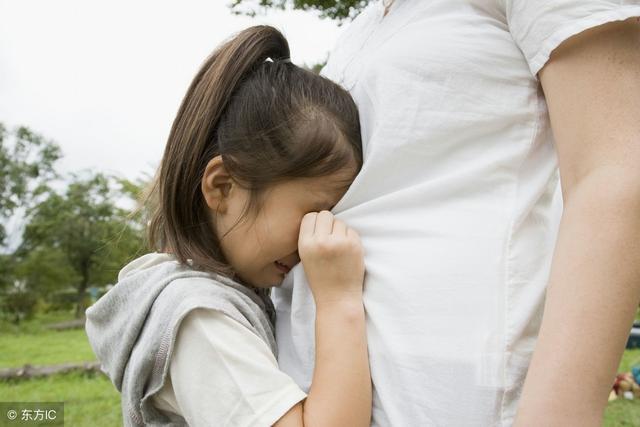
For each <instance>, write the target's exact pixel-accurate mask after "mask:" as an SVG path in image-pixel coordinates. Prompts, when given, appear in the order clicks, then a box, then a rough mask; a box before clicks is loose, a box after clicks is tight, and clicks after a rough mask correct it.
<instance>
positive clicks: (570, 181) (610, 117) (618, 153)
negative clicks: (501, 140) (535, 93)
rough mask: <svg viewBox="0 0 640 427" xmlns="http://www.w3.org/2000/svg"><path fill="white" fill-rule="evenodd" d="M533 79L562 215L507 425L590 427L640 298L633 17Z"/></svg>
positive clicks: (639, 33) (569, 46) (586, 38)
mask: <svg viewBox="0 0 640 427" xmlns="http://www.w3.org/2000/svg"><path fill="white" fill-rule="evenodd" d="M540 80H541V82H542V87H543V89H544V92H545V96H546V99H547V103H548V105H549V114H550V117H551V125H552V128H553V132H554V136H555V139H556V147H557V150H558V159H559V165H560V175H561V177H562V187H563V188H562V191H563V199H564V213H563V215H562V222H561V225H560V232H559V236H558V240H557V244H556V249H555V253H554V258H553V263H552V268H551V275H550V279H549V286H548V291H547V298H546V303H545V308H544V317H543V321H542V327H541V330H540V336H539V338H538V342H537V345H536V349H535V353H534V356H533V359H532V362H531V366H530V368H529V372H528V374H527V379H526V381H525V386H524V390H523V394H522V398H521V401H520V405H519V409H518V415H517V419H516V423H515V425H517V426H519V427H522V426H535V425H545V426H567V425H575V426H578V425H579V426H600V425H601V423H602V416H603V411H604V408H605V406H606V403H607V396H608V394H609V391H610V390H611V386H612V384H613V380H614V376H615V373H616V369H617V367H618V363H619V361H620V355H621V353H622V351H623V349H624V346H625V342H626V340H627V337H628V335H629V329H630V327H631V323H632V320H633V317H634V313H635V311H636V309H637V306H638V300H639V299H640V167H639V166H638V165H639V164H640V96H639V95H640V23H639V22H638V20H637V18H634V19H631V20H628V21H624V22H619V23H609V24H606V25H603V26H600V27H596V28H594V29H591V30H587V31H585V32H583V33H580V34H578V35H577V36H574V37H572V38H570V39H569V40H567V41H565V42H564V43H562V44H561V45H560V47H559V48H558V49H556V50H555V51H554V54H553V56H552V57H551V61H550V62H549V63H548V64H547V65H546V66H545V68H544V69H543V70H542V72H541V73H540ZM567 378H580V381H567ZM541 417H542V419H541Z"/></svg>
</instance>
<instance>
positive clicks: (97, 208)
mask: <svg viewBox="0 0 640 427" xmlns="http://www.w3.org/2000/svg"><path fill="white" fill-rule="evenodd" d="M123 182H125V183H128V184H130V185H133V184H132V183H129V182H128V181H126V180H118V179H117V178H114V177H110V176H106V175H103V174H100V173H97V174H92V175H91V174H90V175H89V176H87V177H82V176H79V175H73V177H72V180H71V183H70V184H69V185H68V187H67V189H66V190H65V191H64V192H62V193H58V192H54V191H51V192H50V193H49V194H48V197H47V198H46V199H45V200H44V201H42V202H41V203H39V204H38V205H36V206H34V207H33V208H31V209H30V210H29V212H28V217H29V222H28V224H27V226H26V227H25V230H24V233H23V241H22V244H21V246H20V247H19V248H18V250H17V251H16V254H17V256H18V257H19V258H20V260H21V261H20V264H19V265H21V266H22V270H21V269H20V268H19V267H17V268H16V272H17V273H19V272H21V271H22V274H21V275H20V277H21V278H22V279H24V280H26V281H27V285H26V286H27V287H28V288H29V289H30V290H31V289H32V290H33V291H34V292H35V291H37V290H38V289H40V290H52V289H53V288H56V285H55V284H56V283H57V288H58V289H59V288H61V287H73V288H75V289H76V291H77V296H76V317H80V315H82V314H83V313H84V309H85V307H86V293H87V288H88V287H89V286H90V285H97V286H101V285H106V284H109V283H114V282H115V280H116V278H117V273H118V271H119V270H120V269H121V268H122V266H123V265H124V264H126V262H127V261H128V260H130V259H133V258H135V257H136V256H137V255H138V254H139V252H140V251H141V250H142V249H143V240H142V233H141V227H140V224H139V223H136V221H135V219H134V218H132V217H131V216H130V215H129V211H128V210H127V209H124V208H121V207H119V206H117V201H118V199H119V198H122V197H128V195H127V194H128V192H130V191H132V190H131V187H130V186H129V187H127V188H124V185H123ZM43 259H44V260H46V259H53V260H57V261H56V263H57V264H58V266H59V268H58V269H57V270H56V269H49V270H47V269H46V268H44V266H40V267H39V265H40V264H39V263H38V260H43ZM45 264H47V263H45ZM65 264H66V266H65ZM48 265H51V264H48ZM36 269H37V270H36ZM65 269H67V270H66V272H65ZM47 271H48V272H47ZM56 275H57V276H56ZM61 279H64V280H69V281H70V283H64V282H62V283H60V282H59V280H61ZM47 283H48V284H47ZM50 285H53V286H50Z"/></svg>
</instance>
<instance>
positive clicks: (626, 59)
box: [274, 0, 640, 426]
mask: <svg viewBox="0 0 640 427" xmlns="http://www.w3.org/2000/svg"><path fill="white" fill-rule="evenodd" d="M638 16H640V2H638V1H623V2H619V1H596V0H589V1H577V0H562V1H556V2H553V5H552V4H551V2H547V1H543V0H502V1H501V0H496V1H480V0H475V1H474V0H455V1H452V0H434V1H429V2H425V1H419V0H396V1H395V2H394V3H393V4H392V5H391V6H390V7H389V8H385V7H384V5H383V4H382V3H379V2H377V3H373V4H371V5H370V6H369V7H368V8H367V9H366V10H365V11H364V12H363V13H362V14H361V15H360V16H359V17H358V18H357V19H356V20H355V21H354V22H353V23H352V24H351V27H350V28H349V29H348V30H347V31H346V32H345V34H344V35H343V37H342V39H341V41H339V43H338V47H337V48H336V49H335V51H334V52H333V53H332V55H331V56H330V60H329V63H328V64H327V67H326V69H325V70H324V71H323V73H324V74H325V75H326V76H328V77H330V78H332V79H334V80H335V81H337V82H339V83H341V84H343V85H344V86H345V87H346V88H347V89H349V90H350V91H351V94H352V95H353V96H354V99H355V100H356V103H357V104H358V107H359V109H360V115H361V118H360V120H361V126H362V135H363V146H364V152H365V155H364V166H363V169H362V171H361V173H360V175H359V176H358V177H357V178H356V181H355V182H354V184H353V185H352V187H351V188H350V189H349V191H348V192H347V193H346V194H345V196H344V197H343V199H342V200H341V201H340V202H339V203H338V205H336V207H335V208H334V212H335V213H336V217H338V218H343V219H344V220H346V221H347V222H349V224H350V225H351V226H352V227H353V228H354V229H356V230H357V231H358V233H359V234H360V235H361V239H362V242H363V246H364V250H365V255H366V258H365V262H366V269H367V276H366V279H365V294H364V302H365V307H366V310H367V316H368V323H367V328H368V342H369V356H370V364H371V374H372V380H373V384H374V402H373V424H374V425H402V426H405V425H407V426H408V425H511V424H513V423H514V422H515V423H516V424H519V425H534V424H535V425H540V416H541V414H544V417H545V420H544V425H581V426H585V425H599V424H600V420H601V417H602V411H603V409H604V406H605V404H606V396H607V394H608V389H609V388H610V386H611V382H612V376H613V374H614V373H615V370H616V367H617V362H618V360H619V356H620V353H621V352H622V348H623V347H624V342H625V339H626V334H627V333H628V326H629V325H630V323H631V319H632V318H633V313H634V311H635V308H636V306H637V301H638V299H639V298H640V272H639V271H638V270H637V265H638V258H639V252H640V250H639V249H638V246H637V242H638V241H639V239H638V233H640V224H638V220H637V217H638V215H637V212H638V211H639V210H640V188H639V185H638V183H639V182H640V179H639V178H640V176H639V175H640V173H639V172H638V168H637V164H638V160H640V151H639V148H638V147H639V146H640V144H638V142H637V141H638V139H639V138H640V127H639V126H640V125H639V124H638V123H640V120H638V117H640V102H639V101H638V96H637V94H638V93H640V76H639V75H638V73H637V70H638V69H640V56H639V55H638V50H639V42H638V40H640V24H638V22H637V20H636V19H635V17H638ZM630 18H634V19H630ZM552 52H553V54H552ZM547 106H548V107H547ZM552 129H553V134H552ZM558 167H559V171H560V175H562V197H563V201H564V212H563V213H562V218H561V221H560V212H559V211H558V210H555V209H554V204H553V203H552V200H553V196H554V193H555V191H556V189H558V178H559V176H558ZM558 227H559V230H558ZM594 243H597V244H594ZM554 247H555V249H554ZM554 252H555V253H554ZM292 285H295V286H292ZM274 300H275V303H276V308H277V310H278V315H279V317H278V319H279V326H278V331H277V334H276V335H277V336H278V344H279V348H280V357H279V362H280V366H281V368H282V369H284V370H285V371H287V372H288V373H289V374H290V375H292V376H293V377H294V378H295V379H296V380H297V381H298V383H299V384H300V385H301V386H302V387H303V388H304V387H306V386H308V384H309V380H310V378H311V376H310V375H311V372H312V370H313V363H312V360H311V361H309V360H310V359H312V355H313V304H312V301H311V295H310V293H309V291H308V289H307V286H306V279H305V277H304V272H303V270H302V268H301V266H300V265H298V266H297V267H295V268H294V269H293V270H292V272H290V273H289V276H288V277H287V280H285V284H284V286H283V288H282V289H279V290H276V291H275V295H274ZM614 308H615V310H614ZM543 309H544V313H545V314H544V316H543ZM584 329H586V330H588V331H589V334H588V337H585V335H584V334H583V330H584ZM534 347H535V349H536V352H535V357H533V351H534ZM593 349H597V350H596V351H594V350H593ZM527 370H528V371H529V374H528V377H527V381H526V385H524V380H525V376H527ZM566 378H573V379H575V380H571V381H567V380H566ZM523 390H524V391H523ZM521 393H523V396H522V399H521V400H520V396H521ZM516 412H518V419H517V422H516V421H515V418H516Z"/></svg>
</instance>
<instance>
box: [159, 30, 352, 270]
mask: <svg viewBox="0 0 640 427" xmlns="http://www.w3.org/2000/svg"><path fill="white" fill-rule="evenodd" d="M267 59H270V60H271V61H267ZM218 155H221V156H222V160H223V163H224V165H225V168H226V169H227V171H228V172H229V174H230V175H231V176H232V177H233V179H234V180H236V181H237V182H238V184H239V185H242V186H243V187H244V188H247V189H248V190H249V191H250V195H251V196H250V202H249V204H248V206H247V207H246V209H245V211H244V213H243V218H244V216H245V215H244V214H246V213H247V212H249V211H250V212H253V213H254V215H255V214H257V212H259V210H260V207H261V206H262V202H263V196H264V194H265V190H267V189H268V188H269V187H270V186H272V185H273V184H276V183H278V182H281V181H284V180H287V179H294V178H311V177H322V176H327V175H331V174H333V173H335V172H338V171H340V170H343V169H344V168H346V167H349V166H351V167H353V168H354V170H355V173H357V172H358V171H359V170H360V168H361V167H362V146H361V141H360V123H359V119H358V111H357V108H356V105H355V103H354V102H353V100H352V98H351V96H350V95H349V93H348V92H347V91H346V90H344V89H343V88H341V87H340V86H338V85H337V84H335V83H333V82H331V81H330V80H328V79H326V78H324V77H321V76H319V75H317V74H314V73H313V72H311V71H309V70H306V69H303V68H300V67H297V66H295V65H293V64H292V63H291V62H290V61H289V45H288V43H287V40H286V39H285V38H284V36H283V35H282V34H281V33H280V32H279V31H278V30H276V29H275V28H273V27H270V26H255V27H250V28H248V29H246V30H244V31H242V32H240V33H239V34H237V35H236V36H235V37H233V38H232V39H230V40H228V41H227V42H225V43H223V44H222V45H221V46H220V47H219V48H218V49H217V50H215V51H214V52H213V53H212V54H211V55H210V56H209V57H208V58H207V59H206V61H205V62H204V64H203V65H202V67H201V68H200V70H199V71H198V73H197V74H196V76H195V78H194V79H193V81H192V82H191V85H190V86H189V89H188V90H187V93H186V95H185V97H184V99H183V100H182V104H181V106H180V109H179V110H178V114H177V116H176V118H175V120H174V122H173V126H172V127H171V132H170V134H169V139H168V141H167V146H166V148H165V151H164V156H163V158H162V162H161V164H160V167H159V168H158V172H157V174H156V177H155V179H154V180H153V183H152V185H151V187H150V189H149V191H148V193H147V202H150V204H151V208H152V211H151V213H150V221H149V223H148V236H147V237H148V239H149V244H150V246H151V248H152V249H153V250H156V251H159V252H171V253H173V254H174V255H175V257H176V258H177V259H178V260H179V261H180V262H182V263H186V261H187V260H188V259H191V260H192V262H193V264H192V265H194V266H195V267H197V268H200V269H204V270H207V271H212V272H216V273H219V274H223V275H226V276H230V277H232V276H233V275H234V271H233V269H232V267H231V266H230V265H229V264H228V262H227V260H226V259H225V257H224V255H223V253H222V250H221V247H220V240H219V238H218V236H217V235H216V233H215V229H214V227H213V226H212V223H211V212H210V209H209V207H208V206H207V204H206V202H205V200H204V197H203V195H202V192H201V180H202V177H203V174H204V171H205V167H206V165H207V164H208V162H209V161H210V160H211V159H212V158H213V157H215V156H218ZM349 182H350V179H349V180H348V181H347V182H346V183H345V184H346V185H348V184H349Z"/></svg>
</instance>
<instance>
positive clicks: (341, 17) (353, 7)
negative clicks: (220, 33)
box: [229, 0, 369, 24]
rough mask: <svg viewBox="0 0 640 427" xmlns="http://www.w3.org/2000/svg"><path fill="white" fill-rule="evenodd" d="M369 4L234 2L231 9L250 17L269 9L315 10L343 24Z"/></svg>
mask: <svg viewBox="0 0 640 427" xmlns="http://www.w3.org/2000/svg"><path fill="white" fill-rule="evenodd" d="M247 3H250V5H248V4H247ZM368 3H369V0H232V1H231V3H229V7H230V8H231V12H232V13H234V14H236V15H248V16H256V14H257V13H258V10H260V9H261V11H262V13H264V12H265V11H266V10H267V9H279V10H285V9H294V10H296V9H297V10H305V11H306V10H314V11H318V12H320V17H321V18H329V19H335V20H336V21H338V24H342V23H343V22H344V21H346V20H351V19H353V18H355V17H356V16H357V15H358V14H359V13H360V12H361V11H362V9H364V8H365V6H366V5H367V4H368Z"/></svg>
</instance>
